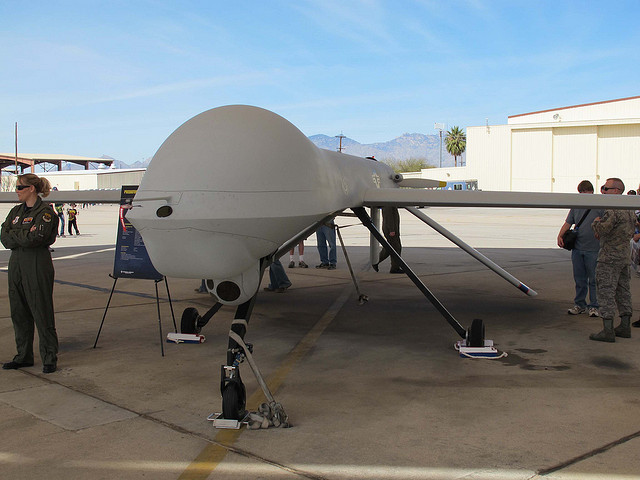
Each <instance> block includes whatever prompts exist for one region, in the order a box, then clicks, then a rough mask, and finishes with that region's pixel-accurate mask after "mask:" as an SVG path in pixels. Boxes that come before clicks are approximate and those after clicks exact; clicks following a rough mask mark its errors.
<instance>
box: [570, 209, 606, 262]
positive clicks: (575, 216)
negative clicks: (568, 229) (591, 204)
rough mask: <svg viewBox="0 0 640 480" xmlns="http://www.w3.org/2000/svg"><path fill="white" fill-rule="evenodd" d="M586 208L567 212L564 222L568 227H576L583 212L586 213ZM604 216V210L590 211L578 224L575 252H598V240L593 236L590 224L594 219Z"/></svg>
mask: <svg viewBox="0 0 640 480" xmlns="http://www.w3.org/2000/svg"><path fill="white" fill-rule="evenodd" d="M586 211H587V209H586V208H572V209H571V210H569V215H567V220H566V222H567V223H568V224H569V225H576V224H577V223H578V222H579V221H580V219H581V218H582V216H583V215H584V212H586ZM602 215H604V210H602V209H591V211H590V212H589V214H588V215H587V216H586V218H585V219H584V220H583V222H582V223H581V224H580V228H578V230H577V231H578V239H577V240H576V247H575V248H576V250H582V251H584V252H597V251H598V250H600V240H598V239H596V237H595V235H594V234H593V229H592V228H591V224H592V223H593V221H594V220H595V218H596V217H602Z"/></svg>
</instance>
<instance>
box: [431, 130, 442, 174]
mask: <svg viewBox="0 0 640 480" xmlns="http://www.w3.org/2000/svg"><path fill="white" fill-rule="evenodd" d="M433 128H434V130H438V131H439V132H440V168H442V130H444V123H434V124H433Z"/></svg>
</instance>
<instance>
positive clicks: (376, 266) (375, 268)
mask: <svg viewBox="0 0 640 480" xmlns="http://www.w3.org/2000/svg"><path fill="white" fill-rule="evenodd" d="M371 266H372V267H373V269H374V270H375V271H376V272H378V271H379V268H378V264H377V263H372V264H371Z"/></svg>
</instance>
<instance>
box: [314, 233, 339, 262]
mask: <svg viewBox="0 0 640 480" xmlns="http://www.w3.org/2000/svg"><path fill="white" fill-rule="evenodd" d="M316 242H317V246H318V253H319V254H320V263H328V264H330V265H335V264H337V263H338V255H337V252H336V231H335V229H333V228H331V227H327V226H325V225H323V226H321V227H320V228H319V229H318V230H317V231H316ZM327 243H328V244H329V255H327Z"/></svg>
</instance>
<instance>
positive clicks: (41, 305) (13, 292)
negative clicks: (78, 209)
mask: <svg viewBox="0 0 640 480" xmlns="http://www.w3.org/2000/svg"><path fill="white" fill-rule="evenodd" d="M57 232H58V215H57V214H56V213H55V211H54V209H53V207H51V205H49V204H48V203H45V202H43V201H42V199H41V198H40V197H38V199H37V200H36V203H35V204H34V205H33V207H31V208H28V207H27V206H26V204H24V203H21V204H20V205H16V206H15V207H13V208H12V209H11V211H10V212H9V215H8V216H7V219H6V220H5V222H4V223H3V224H2V233H1V236H0V240H1V241H2V244H3V245H4V246H5V247H6V248H8V249H11V258H10V259H9V304H10V306H11V320H12V321H13V328H14V332H15V337H16V349H17V351H18V353H17V354H16V356H15V357H14V358H13V361H14V362H17V363H22V364H27V365H28V364H32V365H33V333H34V322H35V326H36V327H37V328H38V336H39V338H40V357H41V358H42V363H43V364H45V365H54V366H55V365H56V363H57V359H58V358H57V354H58V335H57V333H56V326H55V320H54V312H53V278H54V270H53V262H52V261H51V253H49V245H51V244H52V243H53V242H55V241H56V234H57Z"/></svg>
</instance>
